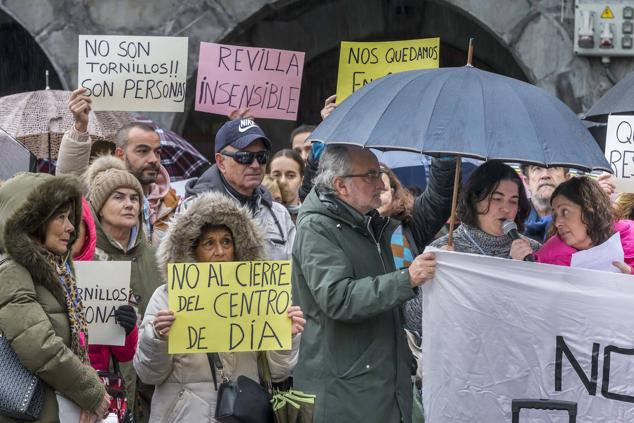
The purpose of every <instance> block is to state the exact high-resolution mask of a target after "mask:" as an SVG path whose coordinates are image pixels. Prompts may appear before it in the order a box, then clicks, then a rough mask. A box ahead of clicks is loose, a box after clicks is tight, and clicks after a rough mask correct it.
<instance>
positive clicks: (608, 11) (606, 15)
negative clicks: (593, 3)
mask: <svg viewBox="0 0 634 423" xmlns="http://www.w3.org/2000/svg"><path fill="white" fill-rule="evenodd" d="M601 19H614V13H612V9H610V6H605V9H603V13H601Z"/></svg>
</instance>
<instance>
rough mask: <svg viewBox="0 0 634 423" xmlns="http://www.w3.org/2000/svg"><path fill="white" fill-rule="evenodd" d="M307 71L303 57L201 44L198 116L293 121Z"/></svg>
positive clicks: (253, 49)
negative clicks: (246, 112)
mask: <svg viewBox="0 0 634 423" xmlns="http://www.w3.org/2000/svg"><path fill="white" fill-rule="evenodd" d="M303 69H304V53H302V52H299V51H289V50H277V49H270V48H258V47H242V46H232V45H224V44H214V43H200V56H199V59H198V79H197V82H196V110H198V111H201V112H208V113H216V114H221V115H228V114H229V113H230V112H232V111H233V110H236V109H240V108H248V109H250V113H251V115H252V116H253V117H258V118H270V119H285V120H295V119H297V108H298V106H299V92H300V88H301V84H302V72H303Z"/></svg>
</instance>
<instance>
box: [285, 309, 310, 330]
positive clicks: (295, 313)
mask: <svg viewBox="0 0 634 423" xmlns="http://www.w3.org/2000/svg"><path fill="white" fill-rule="evenodd" d="M288 317H290V319H291V321H292V325H293V326H292V329H291V335H293V336H295V335H297V334H299V333H302V332H303V331H304V326H305V325H306V319H304V312H303V311H302V309H301V308H300V307H299V306H291V307H289V309H288Z"/></svg>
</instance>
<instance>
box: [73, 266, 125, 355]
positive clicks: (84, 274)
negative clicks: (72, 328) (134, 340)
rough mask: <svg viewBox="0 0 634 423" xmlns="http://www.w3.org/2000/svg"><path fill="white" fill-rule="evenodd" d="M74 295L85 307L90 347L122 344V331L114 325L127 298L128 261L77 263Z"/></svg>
mask: <svg viewBox="0 0 634 423" xmlns="http://www.w3.org/2000/svg"><path fill="white" fill-rule="evenodd" d="M74 266H75V275H76V279H77V294H78V295H79V296H80V297H81V299H82V302H83V304H84V312H85V315H86V321H87V322H88V342H89V344H90V345H113V346H122V345H124V344H125V330H124V329H123V327H122V326H120V325H119V324H118V323H117V322H116V321H115V316H114V313H115V310H116V309H117V308H119V306H122V305H126V304H128V299H129V298H130V272H131V269H132V267H131V264H130V262H129V261H77V262H75V263H74Z"/></svg>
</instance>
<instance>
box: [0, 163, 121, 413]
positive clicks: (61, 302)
mask: <svg viewBox="0 0 634 423" xmlns="http://www.w3.org/2000/svg"><path fill="white" fill-rule="evenodd" d="M81 210H82V203H81V184H80V182H79V181H78V180H77V179H76V178H74V177H70V176H64V177H54V176H51V175H47V174H42V173H38V174H35V173H21V174H18V175H16V176H15V177H13V178H11V179H9V180H8V181H6V182H5V183H4V184H3V186H2V188H0V334H2V336H4V337H6V340H7V341H8V342H9V344H10V345H11V347H12V348H13V350H14V351H15V353H16V355H17V356H18V358H19V359H20V362H21V363H22V364H23V365H24V366H25V367H26V368H27V369H28V370H29V371H31V372H32V373H34V374H35V375H37V376H38V377H39V378H40V379H42V380H43V381H44V382H45V399H44V406H43V409H42V411H41V413H40V415H39V418H38V419H37V421H38V422H58V421H59V417H58V406H57V399H56V395H55V391H57V392H58V393H59V394H60V395H61V396H62V397H64V398H66V399H67V400H71V401H72V402H74V403H75V404H77V405H78V406H79V407H80V408H81V409H82V414H84V417H88V419H89V420H88V421H95V420H96V419H97V415H98V417H99V418H101V417H102V416H103V415H104V414H105V412H106V411H107V410H108V405H109V397H108V394H107V393H106V391H105V388H104V386H103V384H102V383H101V381H100V380H99V379H98V378H97V374H96V372H95V371H94V370H93V369H92V368H91V367H90V363H89V361H88V334H87V323H86V317H85V314H84V306H83V303H82V301H81V298H80V297H79V295H78V294H77V286H76V283H75V276H74V272H73V268H72V261H71V257H70V255H71V254H70V251H71V248H72V245H73V243H74V242H75V238H76V234H75V228H76V227H77V226H78V225H79V222H80V219H81ZM0 421H2V422H13V421H17V420H13V419H11V418H9V417H6V416H2V415H0Z"/></svg>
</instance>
